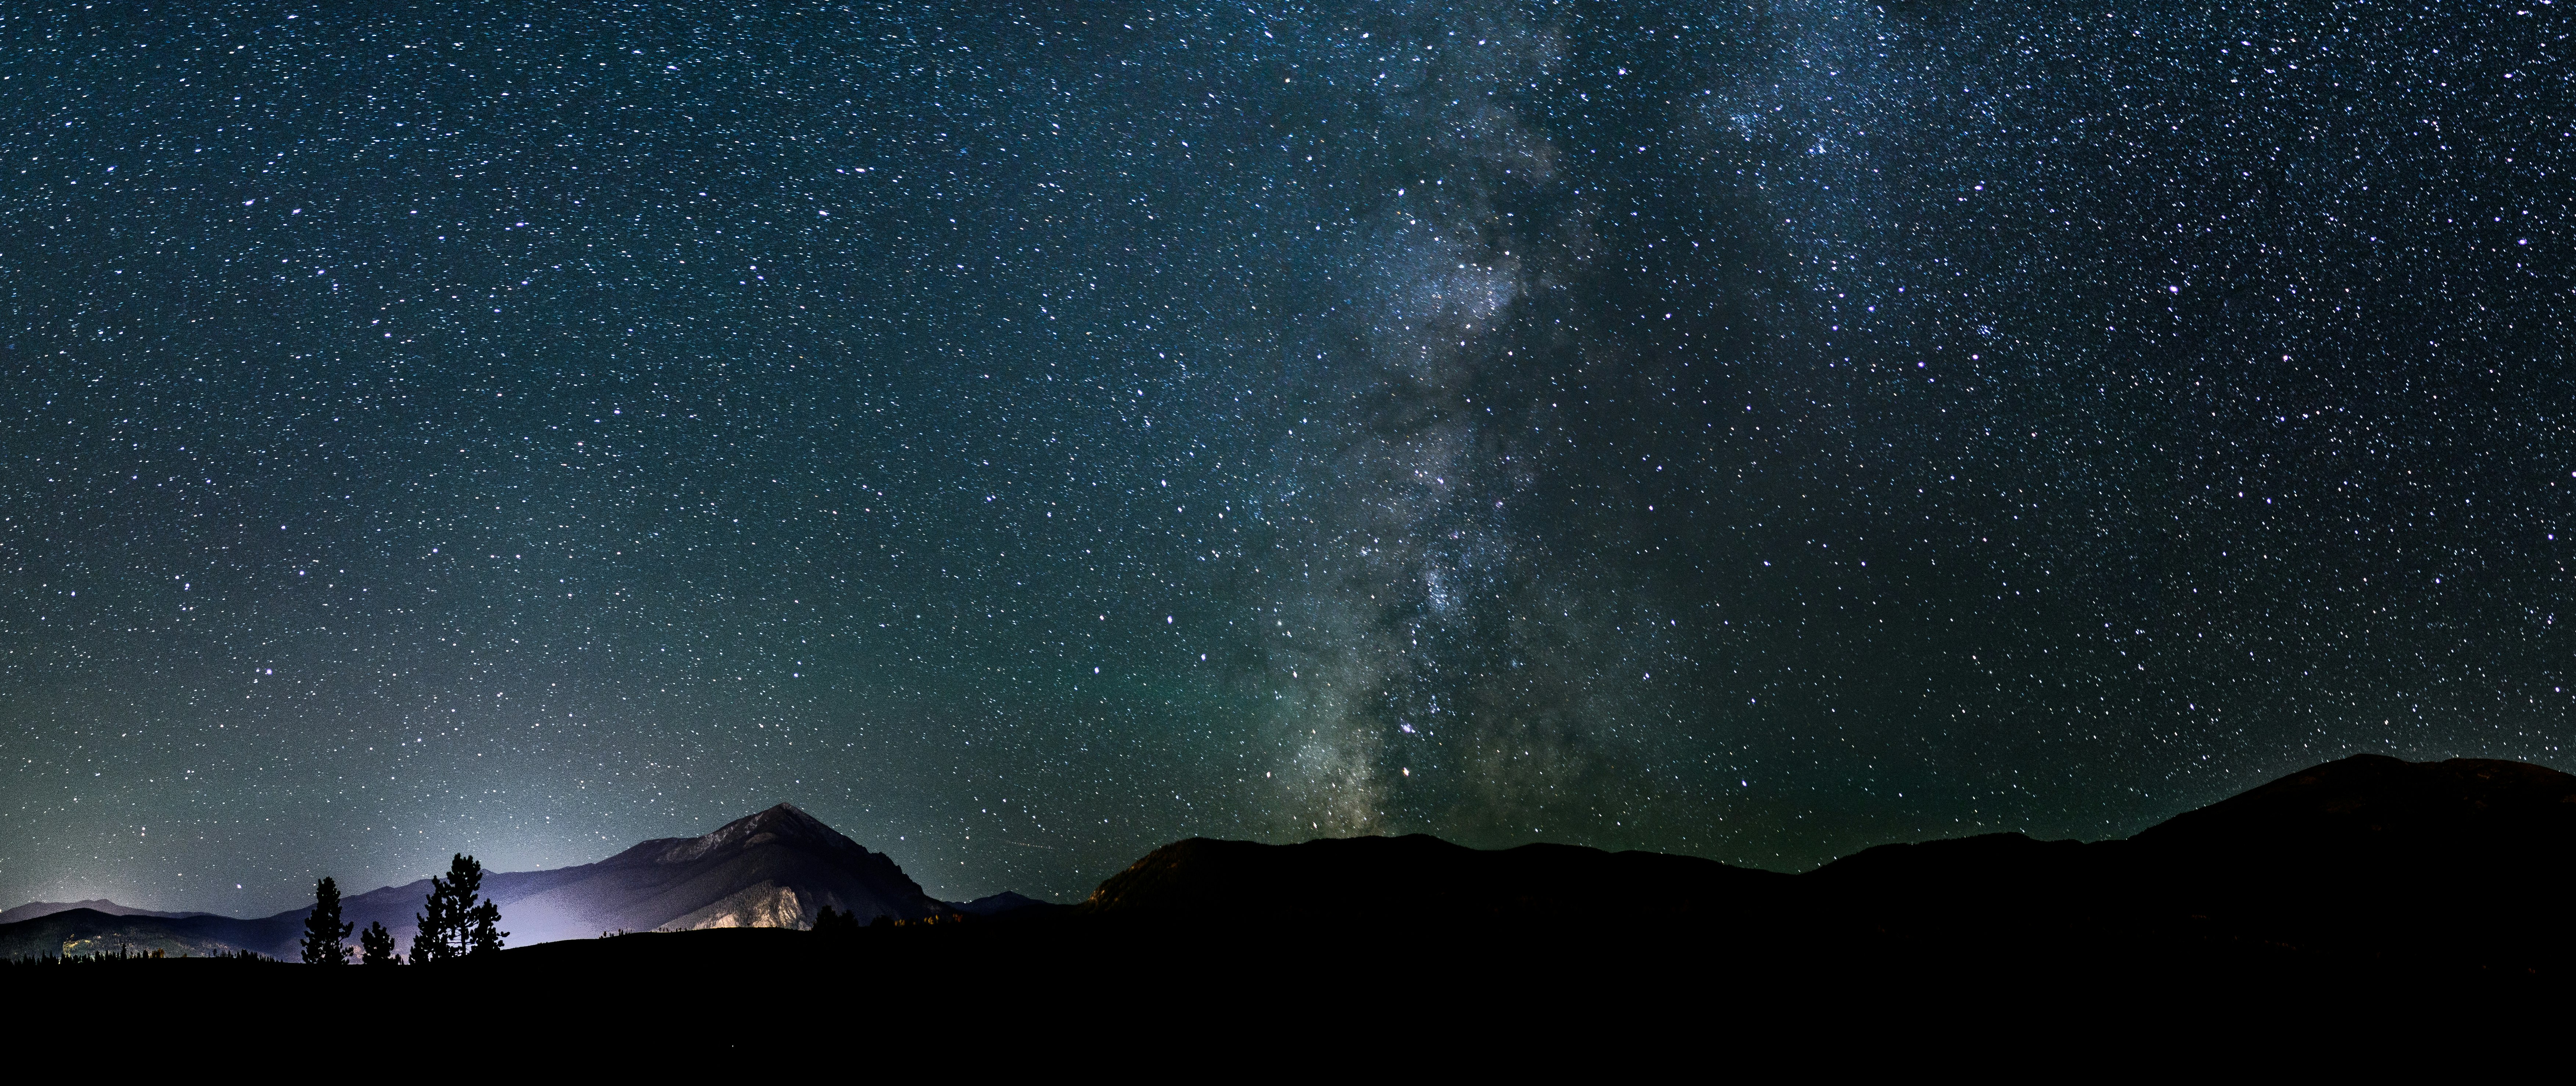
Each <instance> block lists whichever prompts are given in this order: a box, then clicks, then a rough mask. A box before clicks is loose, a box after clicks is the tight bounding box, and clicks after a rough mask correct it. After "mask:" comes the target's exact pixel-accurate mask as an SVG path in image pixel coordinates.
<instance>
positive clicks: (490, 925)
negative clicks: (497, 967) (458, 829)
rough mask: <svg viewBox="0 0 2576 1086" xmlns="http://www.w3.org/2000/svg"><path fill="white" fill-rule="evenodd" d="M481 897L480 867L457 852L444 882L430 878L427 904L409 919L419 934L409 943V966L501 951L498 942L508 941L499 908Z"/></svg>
mask: <svg viewBox="0 0 2576 1086" xmlns="http://www.w3.org/2000/svg"><path fill="white" fill-rule="evenodd" d="M482 893H483V865H482V864H480V863H477V862H475V860H474V857H472V856H468V855H465V854H464V853H461V852H460V853H457V854H456V858H455V860H454V861H453V862H451V863H450V864H449V865H448V868H447V877H446V878H438V877H436V876H432V877H431V878H430V880H429V900H428V901H426V902H424V903H423V904H422V907H421V908H422V911H421V912H420V913H419V914H417V915H415V916H414V917H413V919H415V920H418V921H419V922H420V934H418V935H415V936H413V937H412V940H411V963H412V964H413V965H427V964H429V963H431V962H446V961H455V960H457V959H460V958H463V957H465V956H466V955H468V954H488V953H491V952H494V951H497V950H499V949H501V941H502V940H504V939H507V938H509V937H510V933H509V932H506V931H502V930H501V906H500V905H499V904H498V903H496V902H490V901H483V900H481V897H482Z"/></svg>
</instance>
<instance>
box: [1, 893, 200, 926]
mask: <svg viewBox="0 0 2576 1086" xmlns="http://www.w3.org/2000/svg"><path fill="white" fill-rule="evenodd" d="M73 909H88V910H89V911H91V912H94V913H100V914H102V915H106V916H158V917H163V918H172V919H175V918H177V917H182V916H213V915H215V914H213V913H190V912H179V913H165V912H159V911H156V910H153V909H137V908H135V907H133V906H131V905H119V904H117V903H115V902H113V901H109V900H107V899H106V898H103V897H102V898H92V899H90V900H88V901H30V902H28V903H26V904H24V905H20V906H18V907H17V908H14V909H7V910H0V924H15V923H17V922H19V921H21V920H33V919H35V918H37V917H40V916H52V915H54V914H55V913H62V912H70V911H72V910H73Z"/></svg>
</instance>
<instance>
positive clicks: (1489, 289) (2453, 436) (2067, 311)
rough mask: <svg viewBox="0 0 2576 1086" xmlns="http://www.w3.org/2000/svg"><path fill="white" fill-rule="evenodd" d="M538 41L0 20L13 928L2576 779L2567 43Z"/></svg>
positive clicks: (1537, 11)
mask: <svg viewBox="0 0 2576 1086" xmlns="http://www.w3.org/2000/svg"><path fill="white" fill-rule="evenodd" d="M524 7H525V6H524V5H521V6H505V5H497V4H480V3H461V4H451V5H443V6H437V7H435V8H407V9H400V10H395V9H376V8H366V9H360V8H333V7H329V6H322V7H294V6H286V7H277V6H253V5H230V4H195V5H173V4H164V3H89V4H28V5H20V6H17V7H15V8H13V9H11V10H10V11H9V12H7V13H5V14H0V37H5V38H6V40H8V41H10V42H11V43H12V45H11V47H10V48H9V49H8V50H7V51H6V52H5V54H0V116H5V118H6V124H5V125H0V388H5V390H6V393H7V394H6V396H5V397H0V773H6V774H7V777H6V778H5V779H6V780H7V782H8V784H7V787H6V788H5V790H0V827H5V832H0V838H5V840H6V842H7V843H6V844H0V897H7V898H9V899H10V900H22V899H27V898H32V897H46V896H55V897H58V896H61V895H78V896H96V895H102V894H103V895H107V896H113V897H116V898H117V899H118V900H121V901H127V902H129V903H133V904H142V905H164V906H170V907H189V908H220V909H226V910H265V909H274V908H284V907H288V906H290V905H292V904H293V903H294V902H295V900H296V899H297V898H298V896H299V895H301V894H303V893H305V892H306V891H307V890H308V889H309V886H310V880H311V879H312V878H313V877H314V876H316V875H318V874H323V873H330V874H334V875H336V876H337V877H338V878H339V879H340V881H341V883H342V884H343V885H352V886H357V885H378V884H382V883H390V882H399V881H405V880H408V879H411V878H415V877H418V876H419V875H421V874H422V873H425V872H427V871H429V870H430V869H431V868H432V867H433V865H435V864H437V863H441V862H443V857H445V856H446V855H447V854H448V853H449V852H452V851H459V850H462V851H470V852H476V853H478V854H479V855H481V856H482V858H483V859H484V860H485V861H486V863H487V864H490V865H492V866H494V867H496V868H500V869H519V868H525V867H531V866H538V865H544V866H555V865H562V864H570V863H581V862H587V861H589V860H592V859H596V858H599V857H601V856H603V855H606V854H608V853H610V852H613V851H615V850H617V849H618V848H622V847H623V846H625V845H626V844H629V843H632V842H633V841H635V840H638V839H641V838H645V837H654V836H671V835H678V834H690V833H697V832H703V831H704V830H706V829H709V828H712V827H713V826H714V825H716V824H718V823H720V822H722V821H725V820H727V819H730V818H733V817H738V816H740V815H742V814H745V813H749V812H750V811H752V810H755V809H758V808H759V807H762V806H766V805H768V804H770V803H774V802H779V801H782V800H786V801H793V802H796V803H798V804H799V805H801V806H803V807H805V808H807V809H808V810H811V811H812V812H814V813H815V814H816V815H818V816H820V817H822V818H823V819H824V820H826V821H828V822H831V823H832V824H834V825H835V826H837V827H839V828H841V829H843V830H844V831H845V832H848V833H850V834H852V835H853V836H854V837H856V838H858V839H859V840H860V841H862V842H863V843H865V844H867V845H869V846H870V847H872V848H879V849H883V850H885V851H887V852H889V853H891V854H892V855H893V856H894V857H895V858H896V859H897V860H898V862H900V863H902V864H903V865H904V866H905V868H906V870H908V871H910V872H912V873H914V874H915V875H916V877H918V878H919V879H921V881H922V882H923V883H924V884H925V886H926V887H927V888H928V889H930V890H931V891H932V892H933V893H937V894H945V895H948V896H952V897H963V896H970V895H975V894H982V893H989V892H992V891H995V890H999V889H1003V888H1006V887H1008V888H1014V889H1019V890H1022V891H1026V892H1030V893H1037V894H1047V895H1053V896H1058V897H1068V896H1075V895H1079V894H1080V893H1082V892H1084V891H1085V890H1087V888H1088V887H1089V886H1090V885H1091V884H1092V883H1094V882H1096V881H1097V880H1098V879H1100V878H1102V877H1104V876H1105V875H1107V874H1109V873H1111V872H1114V871H1115V870H1117V869H1118V868H1119V867H1120V866H1123V865H1124V864H1125V863H1126V862H1127V861H1129V860H1131V859H1133V858H1134V857H1135V856H1137V855H1139V854H1141V853H1142V852H1144V851H1146V850H1147V849H1150V848H1151V847H1153V846H1154V845H1157V844H1160V843H1162V842H1165V841H1168V840H1171V839H1175V838H1179V837H1185V836H1191V835H1207V836H1226V837H1250V838H1258V839H1265V840H1294V839H1299V838H1302V837H1307V836H1314V835H1317V834H1324V833H1331V834H1350V833H1404V832H1417V831H1418V832H1431V833H1438V834H1441V835H1443V836H1447V837H1450V838H1452V839H1455V840H1460V841H1463V842H1466V843H1470V844H1476V845H1480V846H1495V845H1507V844H1513V843H1519V842H1526V841H1532V840H1558V841H1572V842H1579V843H1585V844H1594V845H1600V846H1603V847H1611V848H1649V849H1658V850H1665V851H1674V852H1685V853H1692V854H1697V855H1705V856H1711V857H1714V858H1718V859H1723V860H1728V861H1731V862H1740V863H1749V864H1757V865H1762V866H1769V867H1775V868H1784V869H1794V868H1799V867H1803V866H1806V865H1811V864H1814V863H1817V862H1820V861H1822V860H1824V859H1827V858H1830V857H1832V856H1834V855H1838V854H1841V853H1844V852H1848V851H1851V850H1854V849H1856V848H1859V847H1863V846H1866V845H1869V844H1874V843H1878V842H1882V841H1888V840H1901V839H1916V838H1922V837H1929V836H1942V835H1955V834H1961V833H1969V832H1980V831H1995V830H2020V831H2026V832H2030V833H2033V834H2036V835H2041V836H2078V837H2087V838H2091V837H2103V836H2116V835H2123V834H2126V833H2128V832H2131V831H2134V830H2135V829H2137V828H2139V827H2141V826H2144V825H2146V824H2149V823H2151V822H2154V821H2156V820H2159V819H2161V818H2163V817H2167V816H2170V815H2171V814H2173V813H2176V812H2178V811H2180V810H2182V809H2185V808H2188V807H2190V806H2193V805H2196V804H2199V803H2203V802H2207V801H2209V800H2211V799H2215V798H2218V797H2220V796H2223V795H2226V794H2229V793H2231V792H2233V791H2236V790H2239V789H2241V788H2243V787H2246V786H2248V785H2251V784H2253V783H2257V782H2259V781H2261V780H2264V779H2267V778H2269V777H2270V776H2273V775H2276V774H2278V773H2281V772H2284V771H2287V770H2290V769H2294V768H2297V767H2299V766H2302V765H2306V764H2310V763H2314V762H2318V761H2324V760H2327V759H2329V758H2332V757H2337V756H2340V755H2342V754H2345V753H2350V752H2354V751H2363V750H2368V751H2379V752H2385V753H2392V754H2398V755H2401V756H2406V757H2413V758H2431V757H2446V756H2453V755H2484V756H2498V757H2512V758H2523V759H2529V760H2534V761H2539V762H2544V763H2548V764H2553V765H2559V766H2562V767H2565V766H2568V765H2570V764H2572V763H2571V762H2570V761H2569V759H2568V758H2567V757H2566V755H2565V754H2564V753H2563V752H2562V749H2561V745H2562V743H2563V742H2564V741H2566V740H2567V739H2568V738H2569V732H2570V728H2569V726H2568V713H2569V711H2570V708H2571V704H2576V702H2571V697H2576V696H2572V695H2571V694H2570V693H2569V691H2568V690H2567V689H2566V687H2567V684H2568V683H2569V681H2570V679H2571V676H2570V675H2569V674H2568V672H2569V666H2568V665H2569V651H2570V647H2571V646H2570V642H2569V641H2568V639H2567V637H2566V636H2565V635H2564V634H2563V633H2561V632H2560V630H2559V628H2558V626H2557V624H2556V620H2557V618H2558V617H2559V611H2560V610H2561V608H2562V606H2563V605H2565V604H2566V603H2567V602H2568V584H2569V582H2568V577H2567V573H2566V570H2565V566H2564V564H2565V561H2566V550H2565V546H2566V544H2564V543H2562V542H2561V541H2559V540H2558V539H2557V538H2556V534H2557V532H2558V529H2559V528H2560V527H2561V523H2560V521H2561V520H2562V519H2563V516H2564V513H2565V511H2566V509H2567V495H2568V493H2569V489H2570V487H2571V486H2576V440H2572V439H2576V434H2571V431H2570V427H2569V422H2568V416H2569V414H2570V413H2571V405H2576V380H2571V370H2570V367H2569V364H2568V359H2567V351H2568V346H2569V338H2570V337H2569V329H2568V324H2567V319H2568V313H2569V307H2570V304H2571V300H2576V299H2571V288H2576V283H2571V281H2570V279H2569V277H2568V275H2567V274H2566V272H2567V268H2568V267H2569V260H2570V246H2571V243H2576V236H2571V232H2570V229H2569V223H2570V215H2571V213H2576V208H2571V206H2570V203H2571V193H2576V187H2571V186H2570V184H2569V178H2568V176H2567V173H2566V170H2567V167H2568V165H2569V157H2570V152H2569V145H2570V143H2569V141H2570V140H2571V139H2576V136H2572V135H2571V131H2570V128H2571V125H2576V111H2571V110H2570V109H2569V108H2568V106H2567V103H2568V102H2570V101H2571V100H2576V96H2571V94H2570V86H2569V79H2570V73H2569V71H2568V69H2567V68H2566V55H2567V54H2568V52H2569V42H2568V40H2567V35H2568V33H2569V20H2568V19H2567V18H2566V16H2565V14H2564V13H2563V12H2561V11H2560V9H2559V7H2558V6H2555V5H2553V4H2550V3H2543V2H2539V0H2534V6H2531V7H2529V8H2519V7H2515V6H2512V5H2503V6H2495V7H2487V8H2479V9H2475V10H2438V11H2437V10H2433V9H2423V8H2402V7H2397V6H2391V5H2384V4H2374V3H2359V2H2343V3H2329V2H2316V3H2298V2H2284V3H2264V4H2248V5H2232V6H2227V7H2208V6H2201V7H2189V6H2186V7H2181V8H2174V9H2171V10H2154V11H2146V10H2138V11H2132V10H2128V9H2126V8H2118V9H2103V8H2100V7H2098V6H2096V7H2091V8H2086V7H2081V6H2072V5H2052V4H2037V5H2030V4H1992V3H1980V2H1976V0H1905V2H1887V3H1835V2H1830V0H1821V2H1797V0H1783V2H1779V3H1768V4H1751V5H1745V4H1727V5H1720V4H1697V5H1693V4H1662V5H1594V4H1580V3H1547V2H1528V3H1503V4H1484V5H1456V6H1443V5H1437V4H1427V3H1424V4H1414V3H1391V4H1378V3H1372V4H1349V5H1340V6H1338V7H1317V6H1313V5H1306V6H1276V5H1257V4H1256V5H1241V4H1238V5H1231V6H1192V5H1167V6H1149V5H1042V4H1020V5H999V6H996V5H991V4H970V5H957V6H953V7H951V6H942V5H923V4H903V5H879V4H863V3H840V4H833V3H815V4H796V5H788V4H758V3H752V4H732V5H724V6H704V5H687V4H682V5H641V4H619V3H602V4H594V5H576V6H565V7H558V8H553V9H546V10H536V9H527V10H521V9H522V8H524ZM236 884H238V886H239V888H238V889H235V886H236Z"/></svg>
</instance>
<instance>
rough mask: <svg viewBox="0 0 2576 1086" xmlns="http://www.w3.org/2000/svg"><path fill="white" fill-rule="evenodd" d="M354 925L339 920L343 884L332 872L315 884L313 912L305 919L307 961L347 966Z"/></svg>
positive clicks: (315, 963)
mask: <svg viewBox="0 0 2576 1086" xmlns="http://www.w3.org/2000/svg"><path fill="white" fill-rule="evenodd" d="M352 927H355V925H352V924H343V923H341V922H340V884H339V883H336V882H333V881H331V877H330V876H329V875H324V876H322V881H321V882H319V883H316V884H314V886H313V912H312V914H311V915H309V916H306V917H305V918H304V964H306V965H347V964H349V947H348V945H347V944H345V943H342V942H341V941H340V940H342V939H346V938H348V937H349V929H350V928H352Z"/></svg>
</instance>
